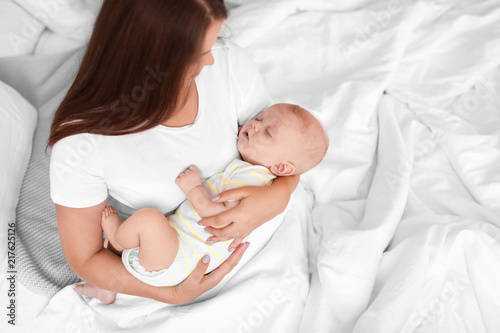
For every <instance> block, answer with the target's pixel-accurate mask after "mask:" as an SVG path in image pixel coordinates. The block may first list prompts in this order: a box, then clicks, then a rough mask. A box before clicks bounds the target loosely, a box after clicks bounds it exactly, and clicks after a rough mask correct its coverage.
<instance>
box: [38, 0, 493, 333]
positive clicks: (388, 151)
mask: <svg viewBox="0 0 500 333" xmlns="http://www.w3.org/2000/svg"><path fill="white" fill-rule="evenodd" d="M234 2H235V3H241V5H240V6H239V7H235V8H233V9H232V12H231V17H230V21H229V25H230V27H231V28H232V33H233V37H232V38H233V41H235V42H236V43H239V44H240V45H242V46H243V47H244V48H245V49H246V50H247V52H248V54H249V55H250V56H251V57H252V58H253V59H254V60H255V62H256V63H257V64H258V65H259V68H260V69H261V72H262V74H263V75H264V77H265V80H266V82H267V84H268V86H269V88H270V91H271V94H272V95H273V96H274V97H275V98H276V99H278V100H286V101H295V102H297V103H299V104H301V105H303V106H305V107H307V108H309V109H312V110H314V111H317V112H318V114H319V115H320V116H321V118H322V119H323V120H324V121H325V123H326V124H327V126H328V128H329V133H330V136H331V147H330V150H329V151H328V154H327V156H326V159H325V161H324V163H323V164H321V165H320V166H318V167H317V168H315V169H314V170H312V171H311V172H309V173H308V174H306V175H304V176H303V177H302V179H301V182H302V185H303V186H304V187H305V190H304V189H302V188H300V190H299V191H298V192H297V194H296V195H295V196H296V198H295V200H296V201H295V205H294V209H293V211H292V212H291V213H290V214H289V216H288V218H287V220H285V224H284V225H283V226H282V227H281V228H280V229H279V230H278V232H277V233H276V235H275V236H274V237H273V239H272V240H271V242H270V243H269V245H268V247H266V248H265V249H264V250H263V251H261V252H260V253H259V254H258V255H257V256H256V257H255V258H254V259H253V260H252V261H251V262H249V263H247V264H246V265H245V266H244V267H243V268H242V269H241V270H240V271H239V272H238V273H237V274H235V275H234V276H233V277H232V278H231V279H230V280H229V282H228V283H227V284H226V285H225V286H224V288H223V289H222V290H220V293H219V294H218V295H217V296H216V297H215V298H211V299H209V300H205V301H203V302H199V303H196V304H191V305H187V306H182V307H168V306H165V305H163V304H160V303H158V302H154V301H151V300H146V299H139V298H135V297H130V296H125V295H120V296H119V297H118V299H117V302H116V303H115V304H114V305H111V306H103V305H101V304H99V303H98V302H97V301H95V300H90V299H87V298H82V297H80V296H79V295H78V294H77V293H76V292H74V290H73V289H72V286H69V287H67V288H65V289H63V290H62V291H61V292H60V293H58V294H57V295H56V296H55V297H54V298H52V300H51V301H50V303H49V304H48V306H47V307H46V308H45V309H44V310H43V311H42V313H41V314H40V316H39V317H38V325H39V327H38V329H40V330H42V327H45V329H46V330H47V331H50V332H56V331H70V332H115V331H120V330H125V329H129V330H131V331H132V332H134V331H137V332H139V331H140V332H143V331H148V332H156V331H158V332H160V331H161V332H163V331H173V332H196V331H215V330H219V331H222V332H237V331H239V332H291V331H298V330H300V331H302V332H353V331H354V332H369V333H372V332H383V333H390V332H475V333H476V332H497V331H498V330H499V328H500V321H499V319H498V318H500V316H498V314H499V313H500V243H499V242H500V234H499V227H500V200H499V199H500V111H499V110H500V97H499V96H500V88H499V84H500V71H499V69H498V67H499V64H500V23H499V22H500V10H499V8H500V1H498V0H495V1H492V0H485V1H474V0H461V1H454V0H441V1H375V2H373V1H372V2H368V1H352V2H348V1H340V2H339V1H327V0H323V1H322V0H311V1H307V0H299V1H289V0H287V1H276V0H275V1H269V0H266V1H264V0H255V1H252V2H250V1H234ZM313 198H314V201H313ZM300 202H303V203H304V204H300ZM313 204H314V208H312V207H313ZM310 212H311V213H312V215H310ZM306 229H307V231H308V232H307V233H305V230H306ZM306 234H307V237H308V239H307V242H306V239H305V238H304V237H305V235H306ZM283 249H286V256H283V255H281V256H277V255H276V253H283V251H284V250H283ZM306 251H307V254H308V256H307V257H306ZM384 251H386V252H384ZM283 258H286V259H283ZM306 258H308V259H309V267H310V269H311V281H310V283H308V281H307V279H306V275H305V272H306V268H305V265H307V263H306ZM308 290H309V294H307V292H308ZM140 327H142V328H140Z"/></svg>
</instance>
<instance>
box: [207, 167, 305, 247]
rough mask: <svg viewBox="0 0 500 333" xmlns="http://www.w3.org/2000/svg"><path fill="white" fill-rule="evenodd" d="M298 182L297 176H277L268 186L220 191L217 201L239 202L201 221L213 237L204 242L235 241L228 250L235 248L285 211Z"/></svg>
mask: <svg viewBox="0 0 500 333" xmlns="http://www.w3.org/2000/svg"><path fill="white" fill-rule="evenodd" d="M298 183H299V176H287V177H278V178H276V179H275V180H274V182H273V184H272V185H270V186H245V187H240V188H235V189H232V190H228V191H225V192H222V193H221V194H220V198H219V199H217V200H216V202H227V201H231V200H240V204H239V205H238V206H236V207H235V208H232V209H230V210H228V211H226V212H223V213H221V214H219V215H215V216H211V217H207V218H203V219H201V221H200V222H201V223H202V224H203V225H204V226H205V227H206V230H207V231H208V232H209V233H211V234H212V235H213V236H212V237H209V238H208V239H207V241H213V242H214V243H216V242H221V241H225V240H230V239H233V238H234V241H233V242H232V243H231V245H230V246H229V248H230V249H231V248H235V247H236V246H238V245H239V244H240V243H241V242H242V241H243V239H244V238H245V237H247V236H248V235H250V233H251V232H252V231H254V230H255V229H256V228H257V227H259V226H261V225H262V224H264V223H265V222H267V221H269V220H271V219H273V218H274V217H275V216H277V215H278V214H280V213H282V212H283V211H284V210H285V208H286V206H287V205H288V201H289V200H290V196H291V195H292V193H293V191H294V190H295V188H296V187H297V185H298Z"/></svg>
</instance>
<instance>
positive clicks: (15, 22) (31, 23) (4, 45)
mask: <svg viewBox="0 0 500 333" xmlns="http://www.w3.org/2000/svg"><path fill="white" fill-rule="evenodd" d="M44 29H45V26H44V25H43V24H42V23H40V22H39V21H38V20H37V19H36V18H34V17H33V16H32V15H31V14H30V13H28V12H27V11H25V10H24V9H23V8H21V7H19V5H17V4H15V3H13V2H12V1H10V0H0V57H11V56H17V55H25V54H31V53H32V52H33V49H34V48H35V45H36V43H37V41H38V39H39V38H40V35H41V34H42V31H43V30H44Z"/></svg>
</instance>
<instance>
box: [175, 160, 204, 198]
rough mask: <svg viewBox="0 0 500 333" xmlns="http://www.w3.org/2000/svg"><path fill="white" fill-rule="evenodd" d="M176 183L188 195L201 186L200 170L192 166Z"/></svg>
mask: <svg viewBox="0 0 500 333" xmlns="http://www.w3.org/2000/svg"><path fill="white" fill-rule="evenodd" d="M175 183H176V184H177V185H179V187H180V188H181V190H182V191H183V192H184V193H185V194H188V193H189V191H191V190H192V189H193V188H195V187H196V186H199V185H201V176H200V172H199V171H198V168H197V167H196V166H194V165H191V166H190V167H189V168H188V169H186V171H184V172H182V173H181V174H180V175H179V177H177V179H176V180H175Z"/></svg>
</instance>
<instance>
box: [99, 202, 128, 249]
mask: <svg viewBox="0 0 500 333" xmlns="http://www.w3.org/2000/svg"><path fill="white" fill-rule="evenodd" d="M121 224H122V220H121V219H120V216H118V212H117V211H116V209H115V207H113V206H106V208H104V210H103V211H102V220H101V227H102V230H103V231H104V235H105V236H106V238H107V239H108V241H109V242H110V243H111V245H113V247H114V248H115V249H116V250H118V251H123V247H121V246H120V245H119V244H118V243H117V241H116V238H115V234H116V230H117V229H118V227H119V226H120V225H121Z"/></svg>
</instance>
